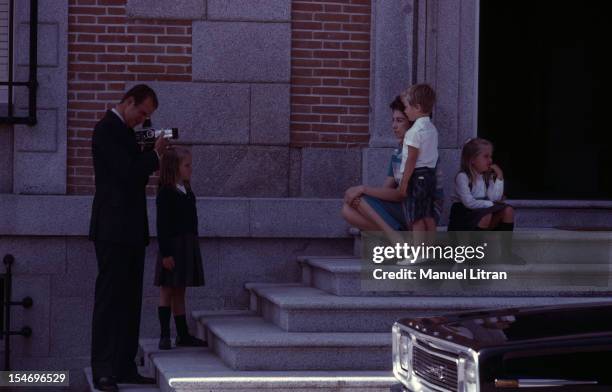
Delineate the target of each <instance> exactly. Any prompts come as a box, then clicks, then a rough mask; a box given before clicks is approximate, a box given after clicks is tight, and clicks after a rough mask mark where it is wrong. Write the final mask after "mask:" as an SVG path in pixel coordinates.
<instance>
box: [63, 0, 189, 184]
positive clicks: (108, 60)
mask: <svg viewBox="0 0 612 392" xmlns="http://www.w3.org/2000/svg"><path fill="white" fill-rule="evenodd" d="M125 3H126V0H70V3H69V8H68V14H69V16H68V17H69V20H68V40H69V44H68V57H69V58H68V193H69V194H92V193H93V190H94V187H93V179H94V177H93V165H92V158H91V134H92V129H93V127H94V126H95V124H96V122H97V121H98V120H99V119H100V118H101V117H102V116H103V115H104V112H105V110H106V109H109V108H111V107H113V105H114V104H116V103H117V102H118V101H119V100H120V99H121V97H122V95H123V93H124V92H125V90H126V83H134V82H138V81H143V82H146V81H154V80H167V81H191V21H155V20H142V19H141V20H135V19H128V18H126V15H125Z"/></svg>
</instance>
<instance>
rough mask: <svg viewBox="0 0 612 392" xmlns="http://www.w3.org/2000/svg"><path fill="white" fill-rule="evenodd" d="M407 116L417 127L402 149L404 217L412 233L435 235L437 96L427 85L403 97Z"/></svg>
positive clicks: (408, 91) (420, 86)
mask: <svg viewBox="0 0 612 392" xmlns="http://www.w3.org/2000/svg"><path fill="white" fill-rule="evenodd" d="M401 97H402V102H403V103H404V105H405V106H406V110H405V112H404V113H405V114H406V116H407V117H408V119H409V120H410V121H413V122H414V124H413V125H412V127H411V128H410V129H409V130H408V131H407V132H406V135H405V136H404V143H403V148H402V163H401V166H400V171H401V172H402V180H401V183H400V187H399V190H400V193H401V195H402V196H403V197H404V214H405V216H406V221H407V222H408V223H409V224H410V227H411V229H412V231H414V232H419V231H420V232H424V231H429V232H432V231H436V220H435V218H434V217H435V193H436V165H437V163H438V130H437V129H436V127H435V126H434V125H433V123H432V122H431V119H430V115H431V112H432V110H433V105H434V103H435V101H436V93H435V92H434V90H433V89H432V88H431V86H429V85H427V84H415V85H414V86H411V87H410V88H408V89H407V90H406V91H405V92H404V93H402V95H401Z"/></svg>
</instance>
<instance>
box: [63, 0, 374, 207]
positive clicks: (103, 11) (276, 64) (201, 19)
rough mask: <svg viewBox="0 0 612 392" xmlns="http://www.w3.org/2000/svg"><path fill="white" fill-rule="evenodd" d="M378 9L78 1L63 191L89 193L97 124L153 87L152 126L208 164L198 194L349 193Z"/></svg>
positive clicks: (284, 1) (339, 4) (201, 167)
mask: <svg viewBox="0 0 612 392" xmlns="http://www.w3.org/2000/svg"><path fill="white" fill-rule="evenodd" d="M370 13H371V7H370V2H369V0H346V1H345V0H342V1H333V0H329V1H317V2H304V1H298V0H293V1H291V0H256V1H254V0H251V1H244V0H229V1H221V0H198V1H193V0H182V1H176V2H164V1H141V0H70V1H69V7H68V22H69V23H68V38H69V45H68V66H69V68H68V149H67V175H66V177H67V184H68V188H67V193H68V194H92V193H93V190H94V188H93V170H92V159H91V149H90V139H91V132H92V128H93V126H94V125H95V123H96V121H97V120H98V119H99V118H100V117H101V116H102V115H103V113H104V111H105V110H106V109H108V108H110V107H112V106H113V105H114V104H116V102H117V101H118V100H120V98H121V96H122V93H123V92H124V91H125V90H127V89H128V88H129V87H131V86H132V85H134V84H136V83H141V82H144V83H147V84H150V85H151V86H152V87H153V88H154V89H155V90H156V92H157V93H158V96H159V99H160V107H159V109H158V111H157V112H156V113H155V114H154V116H153V124H154V125H155V126H163V127H178V128H179V129H180V134H181V135H180V141H179V143H183V144H186V145H189V146H190V147H191V148H192V149H193V151H194V156H196V155H200V156H196V158H197V159H196V162H195V167H194V190H195V191H196V194H197V195H198V196H228V197H243V196H246V197H300V196H306V197H340V196H341V195H342V191H343V190H344V189H345V188H346V187H347V186H348V185H352V184H355V183H357V182H360V181H361V175H360V170H361V161H360V159H347V155H346V153H345V152H343V151H341V150H343V149H347V148H348V149H349V150H350V151H352V152H350V153H349V155H353V156H355V157H357V158H359V147H363V146H365V145H367V143H368V140H369V136H368V122H369V117H368V113H369V94H370V92H369V72H370V71H369V58H370V52H369V36H370ZM309 20H310V21H309ZM310 148H313V151H308V149H310ZM323 148H331V149H333V150H334V151H336V152H337V153H325V152H319V150H320V149H323ZM309 159H316V161H310V160H309ZM321 160H324V162H322V161H321ZM313 165H319V166H321V168H322V170H323V171H321V172H319V173H318V174H317V176H316V178H315V177H313V175H312V172H311V171H308V170H309V168H312V167H313ZM322 178H328V180H322ZM333 179H342V180H340V181H339V182H338V183H337V184H333V186H332V187H331V188H330V187H329V186H327V185H329V184H330V183H332V182H333ZM311 180H314V182H311ZM154 184H155V181H153V182H152V186H151V187H150V193H151V194H153V193H154V191H155V190H154Z"/></svg>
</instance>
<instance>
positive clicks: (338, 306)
mask: <svg viewBox="0 0 612 392" xmlns="http://www.w3.org/2000/svg"><path fill="white" fill-rule="evenodd" d="M250 290H252V291H254V292H255V294H256V295H257V296H259V297H260V298H263V299H266V300H267V301H269V302H271V303H272V304H274V305H277V306H279V307H281V308H283V309H287V310H327V311H332V310H368V309H377V310H395V309H397V310H431V309H440V310H442V311H446V309H453V310H456V311H462V310H471V309H475V308H486V307H490V308H499V307H500V306H501V307H509V308H510V307H516V306H529V304H531V303H534V302H540V305H541V303H542V302H544V303H547V304H551V305H555V304H560V303H583V302H584V303H586V302H600V301H605V298H585V297H583V296H576V297H552V296H526V297H515V296H488V297H473V296H471V297H470V296H465V297H457V296H389V297H384V296H373V297H368V296H338V295H334V294H331V293H328V292H326V291H324V290H321V289H317V288H314V287H309V286H297V285H294V286H270V285H266V286H262V287H259V286H257V284H255V283H254V284H252V285H250ZM275 291H276V292H275ZM282 291H286V293H283V292H282ZM458 300H459V301H458Z"/></svg>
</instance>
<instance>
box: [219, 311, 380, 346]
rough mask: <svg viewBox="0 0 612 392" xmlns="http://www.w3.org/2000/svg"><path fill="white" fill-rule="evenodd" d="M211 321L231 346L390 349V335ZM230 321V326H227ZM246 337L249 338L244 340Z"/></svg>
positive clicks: (248, 321) (251, 320) (259, 320)
mask: <svg viewBox="0 0 612 392" xmlns="http://www.w3.org/2000/svg"><path fill="white" fill-rule="evenodd" d="M231 321H232V320H229V319H227V320H222V319H218V320H211V321H210V322H209V323H208V328H209V331H210V332H211V333H212V334H213V335H214V337H215V338H217V339H219V340H221V341H222V342H223V343H225V344H226V345H228V346H231V347H291V348H298V347H390V346H391V330H389V332H329V333H321V332H287V331H284V330H282V329H281V328H280V327H278V326H276V325H274V324H272V323H269V322H267V321H265V320H263V318H261V317H253V318H249V319H244V320H241V322H240V323H239V324H234V325H232V324H231ZM234 321H235V320H234ZM228 322H229V323H230V324H229V325H228ZM245 336H249V338H248V339H245Z"/></svg>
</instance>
